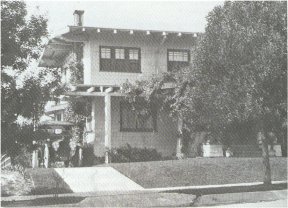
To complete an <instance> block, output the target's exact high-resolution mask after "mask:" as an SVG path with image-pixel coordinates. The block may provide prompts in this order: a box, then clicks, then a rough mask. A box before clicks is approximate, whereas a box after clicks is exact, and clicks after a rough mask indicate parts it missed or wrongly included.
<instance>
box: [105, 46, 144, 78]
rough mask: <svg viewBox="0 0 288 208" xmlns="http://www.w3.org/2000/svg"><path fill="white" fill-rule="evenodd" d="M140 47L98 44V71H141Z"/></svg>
mask: <svg viewBox="0 0 288 208" xmlns="http://www.w3.org/2000/svg"><path fill="white" fill-rule="evenodd" d="M140 56H141V52H140V48H131V47H112V46H100V71H109V72H127V73H141V57H140Z"/></svg>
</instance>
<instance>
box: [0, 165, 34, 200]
mask: <svg viewBox="0 0 288 208" xmlns="http://www.w3.org/2000/svg"><path fill="white" fill-rule="evenodd" d="M31 189H32V181H31V180H30V179H29V178H28V177H25V176H24V175H22V174H21V173H20V172H19V171H15V170H2V171H1V196H11V195H16V196H20V195H26V194H29V193H30V192H31Z"/></svg>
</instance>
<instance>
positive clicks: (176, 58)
mask: <svg viewBox="0 0 288 208" xmlns="http://www.w3.org/2000/svg"><path fill="white" fill-rule="evenodd" d="M167 54H168V63H167V66H168V71H174V70H179V69H180V68H182V67H185V66H188V65H189V63H190V51H189V50H181V49H168V51H167Z"/></svg>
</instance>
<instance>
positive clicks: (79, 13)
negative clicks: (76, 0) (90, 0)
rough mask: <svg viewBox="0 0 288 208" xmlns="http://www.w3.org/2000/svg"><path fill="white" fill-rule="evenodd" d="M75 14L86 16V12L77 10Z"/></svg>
mask: <svg viewBox="0 0 288 208" xmlns="http://www.w3.org/2000/svg"><path fill="white" fill-rule="evenodd" d="M73 14H78V15H82V14H84V10H75V11H74V13H73Z"/></svg>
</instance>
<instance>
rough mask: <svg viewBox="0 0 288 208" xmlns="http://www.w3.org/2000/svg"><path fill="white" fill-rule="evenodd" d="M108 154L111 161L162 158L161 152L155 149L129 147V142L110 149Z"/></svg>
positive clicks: (123, 161) (121, 161)
mask: <svg viewBox="0 0 288 208" xmlns="http://www.w3.org/2000/svg"><path fill="white" fill-rule="evenodd" d="M109 155H110V157H111V162H112V163H125V162H145V161H157V160H162V159H163V158H162V156H161V154H160V153H158V152H157V151H156V150H155V149H151V148H137V147H131V146H130V145H129V144H127V145H126V146H123V147H120V148H113V149H111V151H110V152H109Z"/></svg>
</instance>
